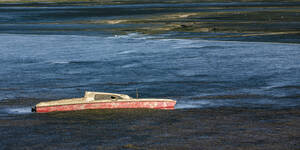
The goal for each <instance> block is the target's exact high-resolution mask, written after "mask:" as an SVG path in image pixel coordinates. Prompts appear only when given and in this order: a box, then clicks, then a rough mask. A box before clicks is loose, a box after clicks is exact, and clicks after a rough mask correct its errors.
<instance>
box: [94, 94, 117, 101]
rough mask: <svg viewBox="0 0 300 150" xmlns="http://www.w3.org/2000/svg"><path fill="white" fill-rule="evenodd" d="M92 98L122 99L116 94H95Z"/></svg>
mask: <svg viewBox="0 0 300 150" xmlns="http://www.w3.org/2000/svg"><path fill="white" fill-rule="evenodd" d="M94 99H95V100H117V99H122V98H121V97H120V96H116V95H102V94H96V95H95V97H94Z"/></svg>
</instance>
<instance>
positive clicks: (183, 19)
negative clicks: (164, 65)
mask: <svg viewBox="0 0 300 150" xmlns="http://www.w3.org/2000/svg"><path fill="white" fill-rule="evenodd" d="M31 2H32V1H31ZM150 2H153V1H149V0H145V1H134V0H132V1H110V0H107V1H101V2H100V1H76V2H72V1H68V2H57V1H55V2H54V3H23V1H20V3H2V4H0V6H1V7H0V9H1V12H0V15H1V14H3V15H6V17H4V18H2V19H0V32H1V33H39V34H85V35H87V34H99V33H100V34H102V33H103V32H108V33H112V34H128V33H133V32H134V33H142V34H155V35H156V34H168V35H171V37H173V38H201V39H217V40H238V41H240V40H241V41H265V42H287V43H300V40H299V39H300V32H299V31H300V17H299V16H300V11H299V10H300V2H299V1H292V0H291V1H281V2H278V1H276V2H268V1H251V0H248V1H234V2H224V1H210V0H207V1H201V2H198V1H193V0H191V1H163V2H161V1H155V2H154V4H153V3H150ZM16 7H17V8H18V9H16ZM22 14H26V15H22Z"/></svg>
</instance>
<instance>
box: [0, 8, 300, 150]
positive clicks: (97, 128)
mask: <svg viewBox="0 0 300 150" xmlns="http://www.w3.org/2000/svg"><path fill="white" fill-rule="evenodd" d="M10 5H12V6H13V7H12V6H9V7H8V6H6V5H1V8H0V23H1V24H0V53H1V55H0V68H1V70H0V133H1V134H0V149H5V150H6V149H49V150H50V149H51V150H53V149H172V150H173V149H218V150H219V149H246V150H247V149H249V150H250V149H251V150H253V149H278V150H279V149H295V150H296V149H300V145H299V141H300V111H299V108H300V61H299V58H300V45H299V44H289V43H275V42H274V43H272V42H239V41H217V40H214V39H210V40H204V39H177V38H174V37H178V34H179V33H178V32H170V33H165V34H159V35H143V34H139V33H129V34H126V35H119V34H114V32H108V30H105V29H106V28H109V29H111V28H119V27H124V26H130V25H129V24H120V25H115V26H112V25H95V24H80V23H78V24H40V23H41V22H45V23H46V22H48V23H49V22H56V21H68V20H69V21H74V20H76V19H78V18H72V17H70V16H68V15H67V14H65V15H64V13H65V11H66V10H69V11H70V12H72V13H74V14H76V16H79V19H80V20H82V19H83V18H89V19H90V18H93V17H94V18H97V19H99V18H100V19H101V18H103V17H104V18H105V17H112V18H114V17H116V16H117V18H122V17H123V18H126V17H128V16H130V15H131V14H134V15H147V14H149V13H156V12H153V11H151V9H146V8H143V5H122V6H98V5H96V6H80V10H78V8H77V7H79V6H59V7H58V6H51V7H50V6H49V7H45V6H38V7H27V6H26V7H25V6H22V7H19V6H18V5H17V4H10ZM216 5H221V4H216ZM223 5H225V4H223ZM147 6H148V5H147ZM149 6H152V5H149ZM158 6H160V5H158V4H157V5H154V6H152V7H158ZM102 7H103V8H102ZM115 7H122V8H123V7H124V9H117V10H118V11H116V10H115ZM164 7H167V6H164ZM169 7H173V5H171V4H170V6H169ZM101 8H102V9H101ZM128 8H132V9H130V10H128ZM26 9H28V10H29V11H26ZM86 9H87V10H92V11H85V10H86ZM136 9H140V11H138V12H137V11H134V10H136ZM158 10H159V9H157V11H158ZM172 10H173V9H172ZM172 10H171V11H172ZM122 11H124V12H122ZM174 11H175V10H174ZM189 11H190V10H189ZM84 12H86V13H84ZM90 12H91V13H90ZM93 12H94V15H93ZM108 12H109V13H108ZM111 12H114V13H111ZM125 12H126V15H124V16H122V15H120V14H122V13H125ZM117 13H119V14H117ZM157 13H158V14H159V13H163V12H160V11H158V12H157ZM74 14H73V15H74ZM98 14H103V15H102V16H100V17H99V18H98V16H99V15H98ZM35 21H36V22H39V23H36V24H35ZM133 26H138V25H133ZM110 31H111V30H110ZM266 38H270V37H266ZM268 40H269V39H268ZM268 40H267V41H268ZM251 41H252V40H251ZM258 41H260V40H258ZM263 41H264V40H263ZM281 42H282V41H281ZM292 43H293V42H292ZM136 89H138V91H139V95H140V97H145V98H150V97H157V98H171V99H174V100H177V105H176V109H175V110H173V111H165V110H143V109H142V110H87V111H77V112H57V113H49V114H35V113H31V112H30V111H31V106H33V105H35V104H37V103H38V102H41V101H48V100H54V99H61V98H73V97H82V96H83V94H84V91H102V92H113V93H123V94H128V95H130V96H132V97H135V93H136Z"/></svg>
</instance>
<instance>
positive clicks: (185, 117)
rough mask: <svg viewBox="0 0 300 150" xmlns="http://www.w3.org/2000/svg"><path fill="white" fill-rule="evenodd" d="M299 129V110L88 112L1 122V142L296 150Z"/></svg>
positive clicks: (72, 146)
mask: <svg viewBox="0 0 300 150" xmlns="http://www.w3.org/2000/svg"><path fill="white" fill-rule="evenodd" d="M299 127H300V110H299V108H288V109H267V108H256V109H253V108H252V109H249V108H228V107H227V108H206V109H187V110H184V109H183V110H174V111H162V110H143V109H141V110H86V111H76V112H57V113H49V114H30V115H27V116H26V117H24V116H23V117H22V119H14V120H10V119H6V118H5V117H3V118H0V129H1V133H2V134H1V135H0V138H1V139H2V142H4V143H7V144H5V145H4V147H2V148H3V149H6V148H10V149H18V148H20V147H22V148H24V149H61V148H64V149H78V148H79V149H87V148H88V149H111V150H114V149H170V150H174V149H178V150H179V149H180V150H181V149H208V150H209V149H218V150H219V149H243V150H264V149H274V150H282V149H289V150H296V149H299V148H300V144H299V139H300V134H299V133H300V132H299ZM11 129H13V130H11ZM2 131H3V132H2ZM11 135H27V136H26V138H25V137H23V136H14V138H10V136H11ZM44 135H45V136H44ZM21 140H22V141H23V142H17V141H21ZM24 140H25V141H24ZM9 143H10V144H9ZM30 143H32V145H30ZM34 143H35V144H34ZM66 143H67V144H66Z"/></svg>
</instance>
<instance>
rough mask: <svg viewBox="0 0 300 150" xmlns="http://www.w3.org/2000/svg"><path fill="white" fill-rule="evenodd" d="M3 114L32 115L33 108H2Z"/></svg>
mask: <svg viewBox="0 0 300 150" xmlns="http://www.w3.org/2000/svg"><path fill="white" fill-rule="evenodd" d="M0 112H1V113H2V114H18V115H19V114H30V113H32V112H31V107H13V108H0Z"/></svg>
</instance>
